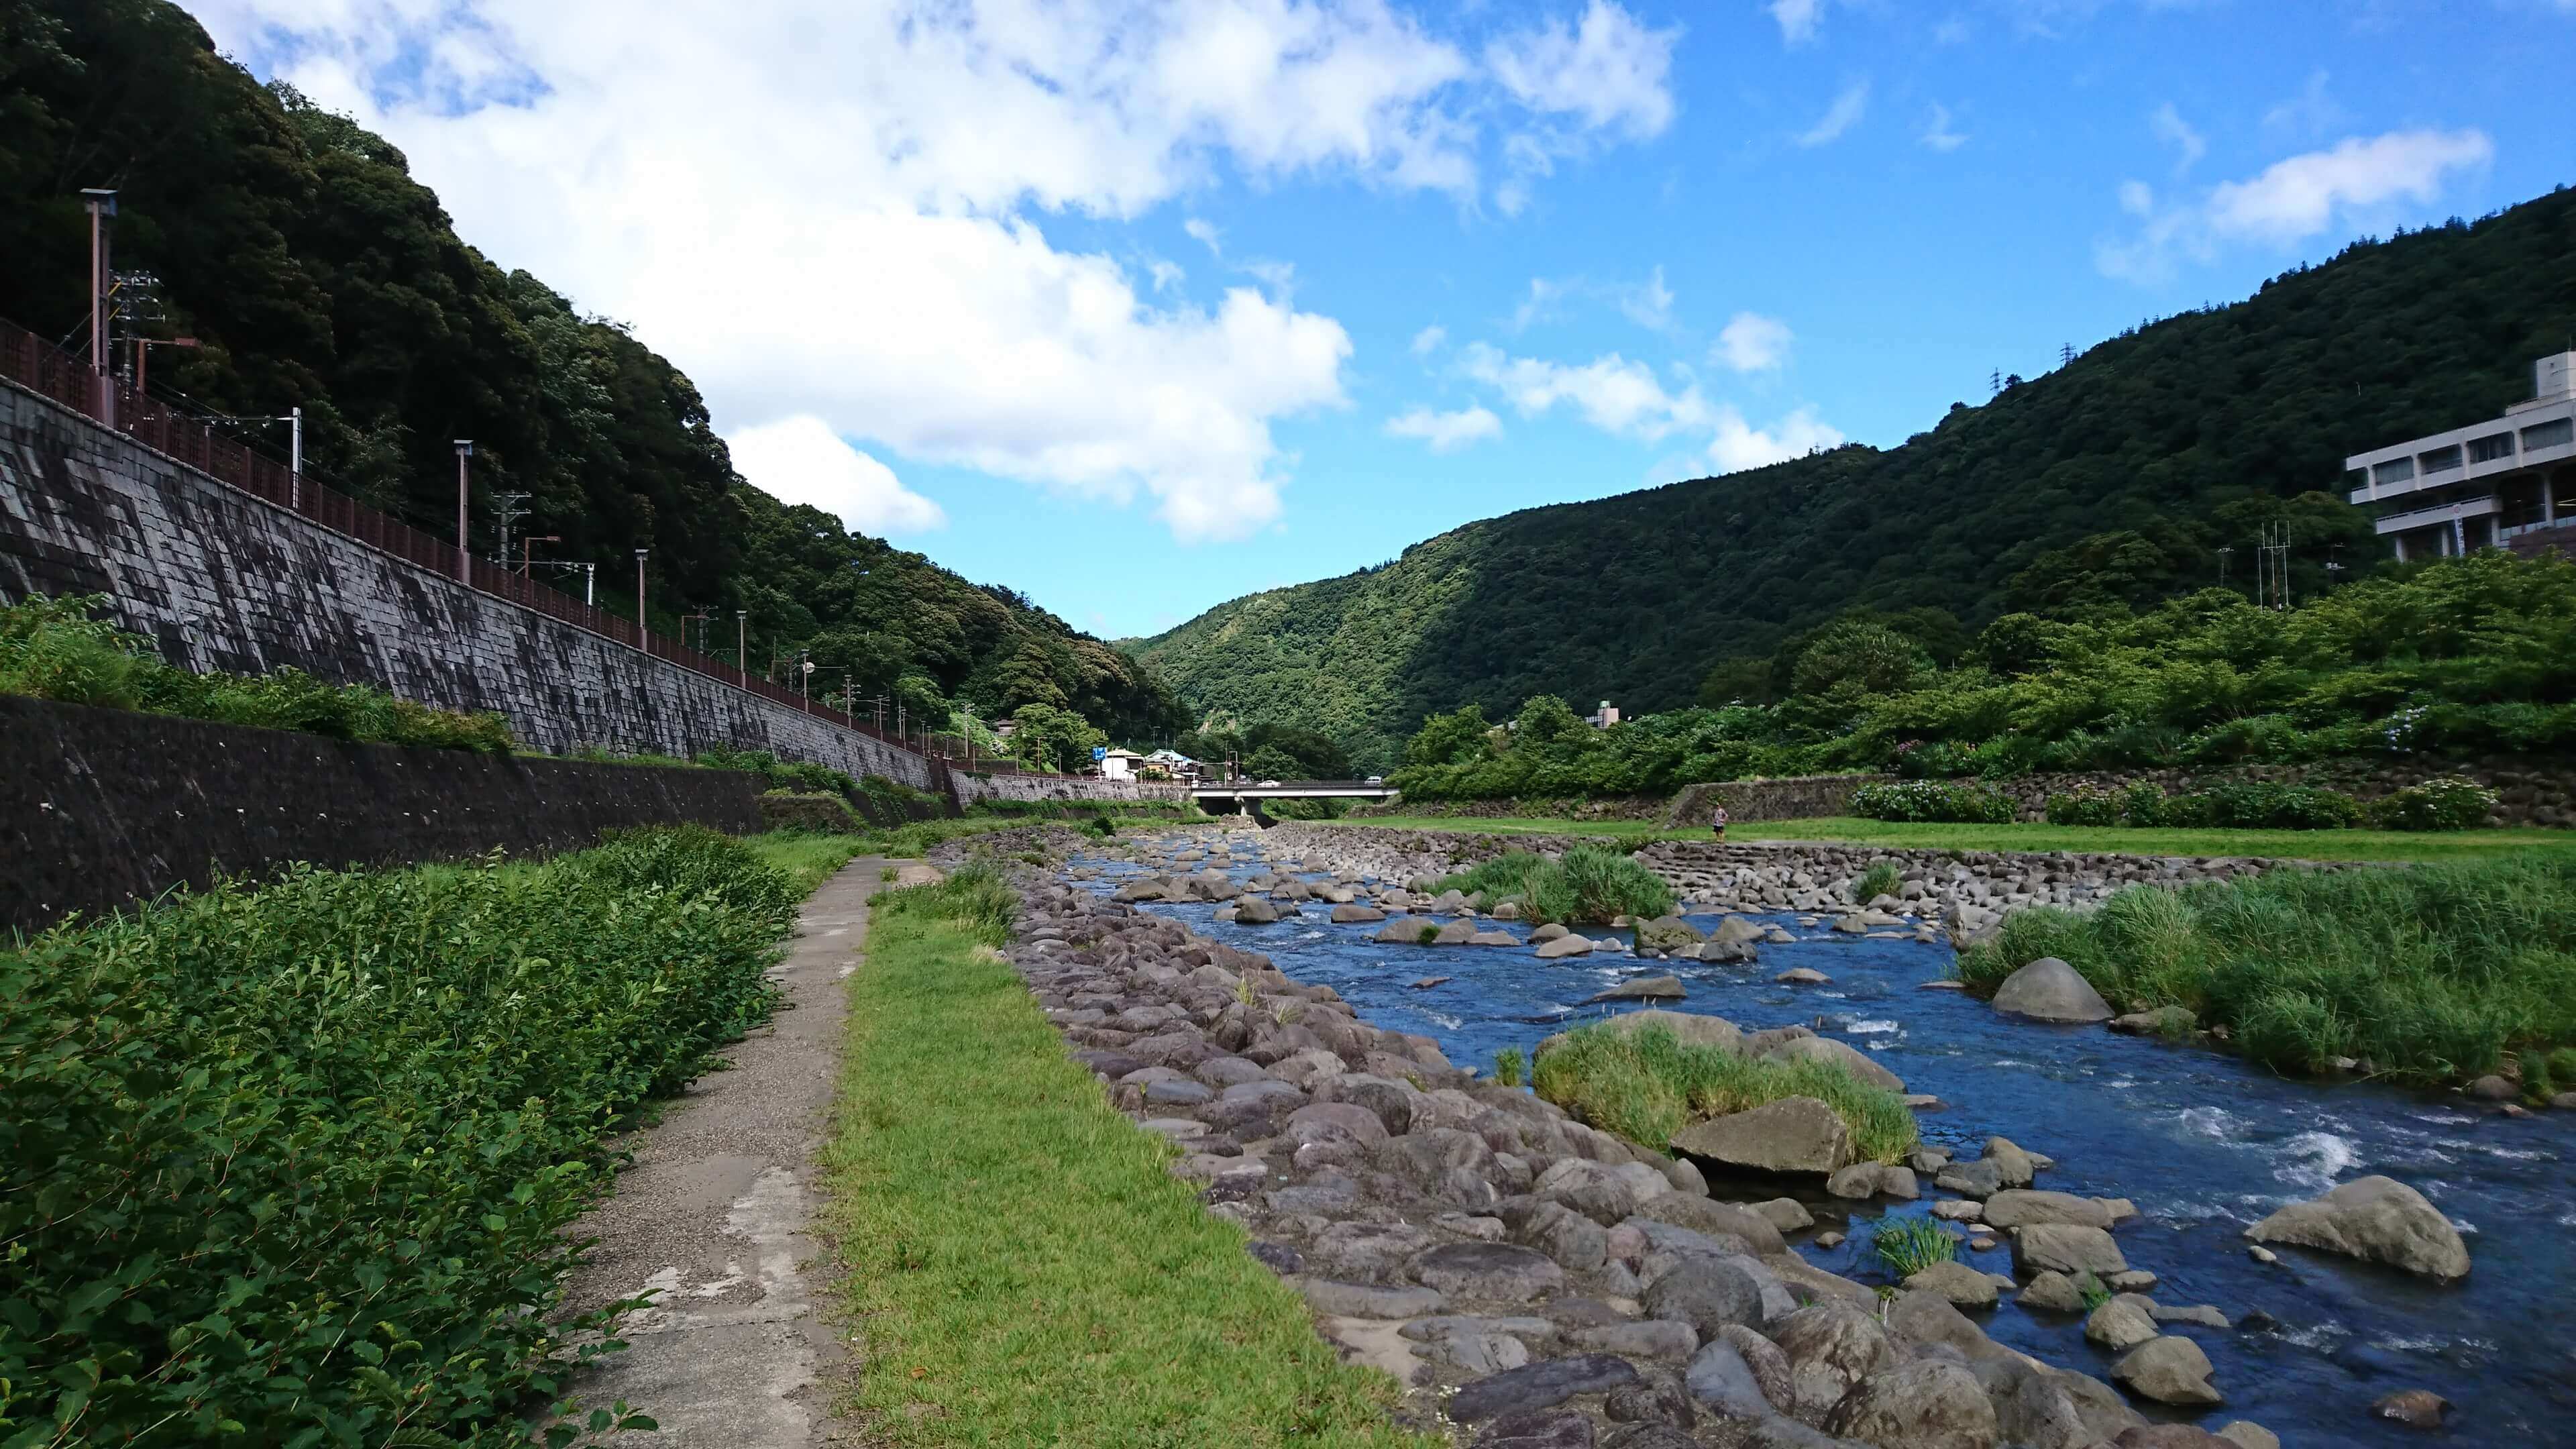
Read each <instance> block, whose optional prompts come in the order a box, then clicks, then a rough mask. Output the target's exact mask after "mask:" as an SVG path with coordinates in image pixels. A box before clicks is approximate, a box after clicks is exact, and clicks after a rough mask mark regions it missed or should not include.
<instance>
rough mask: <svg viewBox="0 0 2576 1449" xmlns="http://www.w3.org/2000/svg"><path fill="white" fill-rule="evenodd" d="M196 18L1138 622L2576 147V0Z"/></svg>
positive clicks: (937, 514)
mask: <svg viewBox="0 0 2576 1449" xmlns="http://www.w3.org/2000/svg"><path fill="white" fill-rule="evenodd" d="M197 8H198V13H199V14H200V17H201V18H202V19H204V20H205V21H206V23H207V24H208V26H209V28H210V30H212V31H213V32H214V33H215V34H216V36H217V39H218V41H219V42H220V43H222V44H223V45H224V46H225V47H226V48H227V49H228V50H229V51H231V52H232V53H234V54H235V55H237V56H239V57H240V58H242V59H243V60H245V61H246V62H247V63H249V64H250V65H251V66H252V67H253V69H254V70H257V71H259V72H261V73H262V74H283V75H286V76H287V77H289V78H290V79H293V80H294V81H296V83H297V84H299V85H301V86H303V87H304V88H305V89H306V90H307V91H309V92H311V93H312V94H314V95H315V96H317V97H318V98H320V99H322V100H324V101H325V102H326V103H328V104H332V105H334V106H338V107H341V108H344V109H348V110H350V111H352V112H354V113H356V114H358V115H359V116H360V118H361V119H362V120H365V121H366V122H367V123H369V124H370V125H373V126H376V127H377V128H379V129H381V130H383V131H384V132H386V133H387V134H388V135H390V136H391V137H392V138H393V139H394V140H395V141H396V142H397V143H398V144H400V145H402V146H403V147H404V148H405V149H406V151H407V152H408V153H409V154H410V156H411V158H412V160H413V164H414V167H415V170H416V171H417V172H418V173H419V174H420V175H421V176H422V178H423V179H424V180H426V181H428V182H429V183H430V184H431V185H432V186H435V187H437V188H438V189H439V191H440V193H441V195H442V197H443V198H444V199H445V200H446V201H447V202H448V204H449V207H450V209H451V210H452V211H453V212H454V213H455V215H456V218H457V223H458V227H459V230H460V231H461V232H462V233H463V234H464V236H465V237H466V238H467V239H468V240H469V241H472V242H474V243H476V244H477V245H479V246H482V247H483V248H484V249H485V250H486V251H487V252H489V253H490V254H492V255H493V256H494V258H495V259H496V260H498V261H500V262H501V263H502V264H504V265H508V266H526V267H528V268H529V269H531V270H533V271H535V272H537V273H538V274H539V275H541V276H544V277H546V278H547V279H548V280H549V281H552V282H554V283H555V284H556V285H558V286H560V287H563V288H564V289H566V290H567V291H568V292H569V293H570V294H571V295H573V296H574V297H575V299H576V300H577V301H578V302H579V303H580V304H581V305H582V306H584V307H585V308H586V309H589V310H593V311H596V312H599V313H602V314H604V315H608V316H613V317H617V318H621V319H625V320H628V321H629V322H631V323H632V324H633V325H634V326H635V328H636V330H637V332H638V334H639V335H640V336H641V337H643V339H644V340H645V341H646V342H648V343H650V344H652V345H653V346H656V347H657V348H660V349H661V350H663V351H664V352H666V353H667V354H668V355H670V356H671V357H672V358H673V359H674V360H675V361H677V362H678V363H679V364H680V365H681V366H682V367H683V368H685V369H687V370H688V371H689V372H690V373H691V375H692V376H693V377H695V378H697V380H698V381H699V383H700V384H701V386H702V388H703V389H704V390H705V392H706V394H707V396H708V398H709V401H710V404H711V406H712V408H713V410H714V413H715V420H716V425H717V427H718V429H719V430H720V431H722V432H724V433H725V434H726V435H727V437H728V438H729V439H731V440H732V441H733V442H734V443H735V445H736V450H737V456H738V461H739V462H740V465H741V467H742V469H743V471H744V473H745V474H746V476H749V477H751V478H752V479H753V480H754V481H755V482H758V483H760V484H762V485H763V486H765V487H769V488H771V489H772V491H776V492H780V493H781V494H783V495H785V496H789V497H794V498H798V499H800V500H802V501H813V502H817V503H820V504H823V505H824V506H827V507H831V508H833V509H834V510H835V511H837V512H839V513H841V514H843V515H844V516H845V517H848V518H850V519H851V520H852V521H853V522H854V523H856V524H858V525H860V526H864V527H866V528H868V529H869V531H871V532H881V533H889V534H891V535H892V536H893V537H895V538H896V539H897V540H898V541H900V542H902V543H904V544H905V545H906V546H909V547H913V548H918V549H920V550H922V551H923V552H925V553H927V554H929V555H930V556H931V557H932V558H934V559H937V560H938V561H940V562H941V563H944V564H946V565H948V566H950V567H952V568H955V569H957V570H959V571H960V572H962V573H965V574H966V575H968V576H969V577H972V578H975V579H977V580H979V581H987V582H998V583H1006V584H1009V585H1011V586H1013V587H1015V588H1019V589H1022V590H1023V591H1025V592H1027V593H1029V594H1030V595H1032V596H1033V597H1034V598H1035V599H1036V600H1037V601H1038V602H1040V603H1042V604H1044V605H1046V606H1048V607H1050V608H1052V609H1054V610H1055V611H1057V612H1058V613H1060V614H1062V615H1063V616H1065V617H1066V618H1067V619H1069V620H1071V621H1072V622H1074V623H1075V624H1076V625H1078V626H1080V627H1084V628H1088V629H1092V630H1095V631H1098V632H1101V633H1104V634H1108V635H1112V636H1116V635H1124V634H1133V633H1146V632H1152V631H1155V630H1158V629H1161V628H1165V627H1169V626H1170V625H1172V624H1174V623H1177V622H1179V621H1181V620H1182V619H1185V618H1187V617H1189V616H1191V615H1192V614H1195V613H1196V612H1198V611H1199V610H1201V609H1204V608H1206V607H1208V606H1209V605H1212V604H1215V603H1217V602H1219V601H1221V600H1224V599H1227V598H1231V597H1234V596H1236V595H1238V594H1242V593H1246V592H1250V591H1252V590H1255V589H1260V588H1266V587H1271V586H1274V585H1278V584H1285V583H1293V582H1298V581H1301V580H1305V579H1311V578H1319V577H1324V576H1327V575H1330V574H1335V573H1340V572H1344V571H1347V570H1349V569H1352V568H1356V567H1360V566H1363V565H1367V564H1371V563H1375V562H1378V561H1381V560H1384V559H1386V558H1389V557H1392V556H1394V555H1395V554H1396V553H1398V552H1400V551H1401V550H1402V549H1403V548H1404V547H1405V546H1406V545H1408V544H1410V543H1413V542H1415V541H1418V540H1420V539H1422V538H1425V537H1428V536H1430V535H1432V534H1435V533H1438V532H1440V531H1442V530H1444V529H1448V528H1451V527H1455V526H1456V525H1458V524H1460V523H1464V522H1466V521H1469V520H1471V519H1475V518H1480V517H1486V516H1490V515H1492V514H1495V513H1499V512H1504V511H1507V510H1510V509H1513V508H1519V507H1526V506H1530V505H1534V504H1540V503H1548V502H1555V501H1561V500H1565V499H1573V498H1586V497H1598V496H1602V495H1605V494H1609V493H1616V492H1623V491H1626V490H1629V489H1632V488H1637V487H1641V486H1648V485H1652V484H1657V483H1663V482H1668V481H1671V480H1673V479H1677V478H1686V477H1696V476H1702V475H1705V474H1709V473H1716V472H1723V471H1729V470H1731V469H1732V468H1735V467H1740V466H1747V465H1750V464H1754V463H1758V462H1761V461H1766V460H1769V459H1773V458H1777V457H1782V456H1790V455H1793V454H1795V453H1797V452H1801V451H1804V450H1805V449H1806V448H1808V447H1810V446H1814V445H1817V444H1820V443H1830V442H1833V441H1837V440H1841V439H1856V440H1859V441H1863V442H1867V443H1872V444H1877V445H1881V446H1887V445H1893V444H1895V443H1898V442H1901V441H1903V440H1904V438H1905V437H1907V436H1908V435H1909V434H1911V433H1914V432H1916V431H1919V430H1921V429H1923V428H1926V427H1928V426H1930V425H1931V423H1932V422H1933V421H1934V420H1936V419H1937V418H1938V417H1939V416H1940V414H1941V412H1942V411H1943V410H1944V409H1945V408H1946V407H1947V406H1948V405H1949V404H1950V403H1951V402H1952V401H1954V400H1972V401H1973V400H1977V399H1980V398H1982V397H1983V396H1985V394H1986V386H1987V379H1988V376H1989V374H1990V372H1991V371H1994V370H2002V371H2007V372H2019V373H2021V374H2024V375H2031V374H2035V373H2038V372H2042V371H2045V370H2047V369H2048V368H2050V367H2052V366H2054V365H2055V364H2056V361H2057V356H2058V349H2059V348H2060V346H2062V345H2067V344H2072V345H2073V346H2074V347H2075V348H2077V349H2078V350H2079V351H2080V350H2082V349H2083V348H2086V347H2088V346H2090V345H2092V344H2093V343H2095V342H2098V341H2100V340H2101V339H2103V338H2105V337H2107V336H2110V335H2112V334H2114V333H2116V332H2118V331H2119V330H2121V329H2122V328H2124V327H2128V326H2131V325H2134V324H2135V323H2137V322H2139V321H2140V320H2142V319H2143V318H2146V317H2149V316H2162V315H2166V314H2169V313H2172V312H2176V311H2180V310H2183V309H2186V308H2190V307H2195V306H2199V305H2201V304H2203V303H2204V302H2210V301H2221V302H2223V301H2226V300H2230V299H2233V298H2236V297H2239V296H2242V295H2244V294H2245V293H2247V292H2248V291H2250V290H2252V289H2253V288H2254V287H2255V286H2256V285H2258V284H2259V283H2260V282H2261V280H2262V279H2263V278H2265V277H2267V276H2270V275H2272V274H2274V273H2277V272H2279V271H2281V270H2283V269H2285V268H2287V267H2289V266H2291V265H2294V264H2296V263H2299V262H2301V261H2312V260H2319V259H2322V258H2324V257H2327V256H2330V255H2332V254H2333V253H2334V252H2335V251H2336V250H2338V249H2340V248H2341V247H2342V246H2343V245H2345V244H2346V243H2347V242H2348V241H2350V240H2351V239H2352V238H2354V237H2356V236H2360V235H2366V234H2384V233H2386V232H2387V231H2389V230H2390V229H2392V228H2395V227H2399V226H2406V227H2414V226H2421V225H2424V224H2427V223H2431V222H2438V221H2440V220H2442V219H2444V218H2446V217H2449V216H2453V215H2463V216H2476V215H2479V214H2482V213H2485V212H2488V211H2491V210H2494V209H2496V208H2498V207H2501V206H2506V205H2510V204H2512V203H2513V202H2516V201H2519V200H2523V199H2526V198H2528V197H2530V196H2533V195H2536V194H2539V193H2541V192H2545V191H2547V190H2548V189H2550V188H2551V187H2552V186H2554V185H2557V184H2560V183H2561V182H2565V181H2570V180H2576V175H2571V172H2576V165H2571V162H2576V133H2571V132H2570V131H2569V130H2568V128H2567V112H2566V106H2565V86H2566V81H2565V68H2564V64H2563V60H2564V57H2566V56H2567V55H2569V54H2571V53H2576V0H2451V3H2447V4H2445V3H2432V0H2363V3H2349V4H2326V3H2317V4H2291V3H2277V0H2262V3H2258V0H2198V3H2190V0H2164V3H2139V0H1961V3H1955V4H1953V3H1933V4H1916V3H1899V0H1727V3H1708V4H1697V5H1671V4H1655V3H1650V0H1635V3H1630V4H1626V5H1624V6H1623V5H1617V4H1611V3H1609V0H1576V3H1553V4H1505V3H1499V0H1497V3H1491V4H1483V5H1472V6H1464V7H1452V6H1438V7H1433V6H1406V5H1400V4H1381V3H1378V0H1330V3H1322V0H1317V3H1307V0H1294V3H1292V0H1196V3H1193V4H1190V5H1186V6H1177V7H1161V6H1151V5H1141V4H1135V3H1130V0H1063V3H1056V4H1041V3H1037V0H979V3H977V4H973V5H955V6H940V7H916V6H907V5H902V4H892V3H882V4H859V5H822V4H814V5H810V6H807V5H801V4H780V5H775V6H760V5H749V6H746V5H741V4H731V5H726V4H715V3H706V4H671V5H653V4H645V3H622V4H611V3H610V0H562V3H560V4H553V5H548V6H544V7H532V6H525V5H510V4H498V3H474V0H466V3H453V0H442V3H437V4H431V3H427V0H327V3H326V0H208V3H205V4H203V5H200V6H199V7H197ZM1932 502H1933V503H1934V504H1935V505H1936V506H1937V500H1933V501H1932Z"/></svg>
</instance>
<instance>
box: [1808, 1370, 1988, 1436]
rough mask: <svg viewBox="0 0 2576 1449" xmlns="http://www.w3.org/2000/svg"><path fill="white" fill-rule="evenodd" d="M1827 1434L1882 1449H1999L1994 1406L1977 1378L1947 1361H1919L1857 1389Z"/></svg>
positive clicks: (1830, 1417) (1828, 1419) (1829, 1418)
mask: <svg viewBox="0 0 2576 1449" xmlns="http://www.w3.org/2000/svg"><path fill="white" fill-rule="evenodd" d="M1822 1427H1823V1429H1824V1431H1825V1432H1826V1433H1828V1434H1839V1435H1841V1436H1843V1437H1844V1438H1846V1439H1856V1440H1858V1441H1860V1442H1861V1443H1863V1444H1871V1445H1876V1446H1878V1449H1995V1444H1996V1441H1997V1438H1998V1436H1999V1434H2000V1432H2001V1431H2000V1430H1999V1429H1998V1428H1997V1427H1996V1424H1995V1406H1994V1405H1993V1404H1992V1403H1991V1402H1989V1401H1988V1400H1987V1398H1986V1391H1985V1389H1984V1387H1983V1386H1981V1385H1980V1384H1978V1382H1977V1376H1976V1375H1975V1374H1972V1373H1970V1372H1968V1370H1967V1369H1966V1367H1965V1366H1963V1365H1960V1364H1955V1363H1951V1362H1949V1361H1948V1360H1946V1359H1937V1358H1927V1359H1917V1360H1915V1361H1914V1362H1912V1363H1906V1364H1899V1365H1897V1366H1896V1367H1894V1368H1889V1369H1882V1370H1880V1371H1879V1372H1877V1373H1874V1374H1871V1375H1870V1376H1869V1377H1868V1378H1865V1379H1862V1380H1861V1381H1860V1382H1859V1383H1856V1384H1854V1385H1852V1387H1851V1392H1849V1393H1847V1394H1845V1395H1843V1397H1842V1399H1841V1401H1840V1402H1838V1403H1836V1404H1835V1405H1834V1407H1833V1409H1832V1411H1831V1412H1830V1413H1828V1414H1826V1415H1825V1421H1824V1424H1823V1426H1822Z"/></svg>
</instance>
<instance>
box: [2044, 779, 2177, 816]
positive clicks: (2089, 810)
mask: <svg viewBox="0 0 2576 1449" xmlns="http://www.w3.org/2000/svg"><path fill="white" fill-rule="evenodd" d="M2149 788H2151V789H2152V788H2153V787H2152V786H2150V787H2149ZM2120 806H2121V797H2120V796H2118V795H2115V794H2113V793H2111V792H2110V791H2108V790H2096V789H2093V788H2092V787H2090V786H2085V787H2083V788H2080V789H2078V790H2076V791H2075V792H2074V793H2073V794H2067V795H2059V794H2052V795H2050V796H2049V797H2048V808H2047V811H2046V813H2047V816H2048V823H2049V824H2051V825H2117V824H2119V823H2120Z"/></svg>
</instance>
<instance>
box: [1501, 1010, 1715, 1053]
mask: <svg viewBox="0 0 2576 1449" xmlns="http://www.w3.org/2000/svg"><path fill="white" fill-rule="evenodd" d="M1655 1026H1660V1027H1662V1028H1663V1029H1664V1030H1666V1031H1669V1032H1671V1033H1672V1034H1673V1039H1674V1040H1675V1041H1678V1042H1680V1043H1681V1044H1682V1045H1683V1046H1713V1047H1716V1048H1718V1049H1719V1050H1721V1051H1734V1050H1735V1049H1736V1048H1737V1046H1738V1044H1740V1043H1741V1042H1742V1041H1743V1040H1744V1033H1743V1032H1742V1031H1741V1030H1739V1029H1738V1028H1737V1027H1736V1025H1735V1023H1734V1022H1731V1021H1728V1020H1727V1019H1726V1018H1725V1017H1722V1016H1701V1015H1699V1014H1697V1013H1695V1012H1688V1011H1663V1010H1659V1009H1657V1008H1653V1007H1649V1008H1647V1009H1646V1010H1644V1011H1623V1012H1621V1013H1619V1014H1618V1015H1617V1016H1614V1017H1611V1018H1610V1019H1609V1020H1607V1021H1602V1022H1595V1023H1591V1024H1589V1025H1588V1026H1586V1027H1585V1028H1584V1029H1585V1030H1588V1031H1607V1032H1615V1033H1617V1034H1618V1035H1620V1036H1633V1035H1634V1034H1636V1033H1638V1032H1641V1031H1644V1030H1646V1029H1647V1028H1648V1027H1655ZM1569 1035H1571V1033H1568V1032H1558V1033H1556V1034H1555V1035H1554V1036H1550V1037H1547V1038H1545V1039H1543V1040H1541V1041H1540V1042H1539V1044H1538V1055H1540V1056H1546V1055H1547V1054H1548V1052H1549V1050H1550V1049H1552V1048H1554V1047H1555V1046H1556V1045H1558V1044H1559V1043H1561V1042H1563V1041H1564V1040H1565V1039H1566V1037H1567V1036H1569Z"/></svg>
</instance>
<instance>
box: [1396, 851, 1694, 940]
mask: <svg viewBox="0 0 2576 1449" xmlns="http://www.w3.org/2000/svg"><path fill="white" fill-rule="evenodd" d="M1440 888H1441V889H1442V890H1444V891H1445V890H1456V891H1459V892H1460V893H1462V894H1465V895H1468V896H1472V897H1478V898H1481V899H1482V900H1483V901H1484V903H1485V904H1486V906H1487V907H1488V908H1489V909H1490V908H1491V907H1493V906H1495V905H1498V904H1500V903H1502V902H1503V901H1506V900H1509V901H1516V902H1518V903H1519V905H1520V909H1521V917H1522V919H1524V920H1529V921H1564V922H1569V923H1580V922H1590V923H1594V924H1602V923H1607V922H1609V921H1611V920H1614V919H1616V918H1617V917H1620V916H1643V917H1646V918H1648V919H1652V918H1653V917H1656V916H1660V915H1664V914H1666V913H1667V912H1669V911H1671V910H1672V908H1673V888H1672V886H1671V885H1670V884H1668V883H1667V882H1666V881H1665V880H1664V878H1663V877H1662V876H1659V875H1657V874H1655V873H1654V872H1653V871H1651V870H1648V869H1646V868H1645V867H1644V866H1642V865H1639V864H1638V863H1637V862H1635V861H1633V860H1631V859H1629V858H1628V857H1627V856H1626V855H1624V854H1622V853H1620V852H1618V851H1615V850H1603V849H1601V848H1600V847H1599V846H1594V845H1577V846H1572V847H1569V848H1568V849H1567V850H1566V852H1565V854H1564V855H1563V856H1562V857H1560V858H1558V859H1556V860H1550V859H1548V858H1547V857H1546V856H1543V855H1534V854H1531V853H1529V852H1526V851H1514V852H1512V853H1511V854H1509V855H1499V856H1496V857H1494V858H1493V859H1492V860H1488V861H1482V862H1479V863H1478V864H1477V865H1475V866H1474V867H1473V868H1471V869H1469V870H1465V871H1461V872H1459V873H1458V874H1456V875H1452V876H1450V877H1448V878H1446V879H1444V880H1442V881H1441V882H1440Z"/></svg>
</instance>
